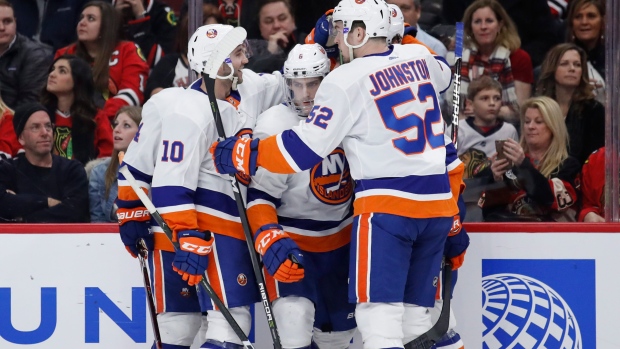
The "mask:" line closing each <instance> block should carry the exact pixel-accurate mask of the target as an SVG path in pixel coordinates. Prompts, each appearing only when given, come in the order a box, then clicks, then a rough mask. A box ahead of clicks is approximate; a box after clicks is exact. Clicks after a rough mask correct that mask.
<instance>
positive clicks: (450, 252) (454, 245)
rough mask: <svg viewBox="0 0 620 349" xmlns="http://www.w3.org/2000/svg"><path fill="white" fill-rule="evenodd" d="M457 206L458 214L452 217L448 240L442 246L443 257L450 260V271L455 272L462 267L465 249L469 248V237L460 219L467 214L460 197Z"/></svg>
mask: <svg viewBox="0 0 620 349" xmlns="http://www.w3.org/2000/svg"><path fill="white" fill-rule="evenodd" d="M458 205H459V214H458V215H456V216H454V221H453V223H452V229H450V232H449V233H448V238H447V239H446V244H445V246H444V256H446V258H447V259H449V260H450V263H451V264H452V270H457V269H458V268H460V267H461V266H462V265H463V262H464V261H465V252H467V247H468V246H469V235H467V231H465V228H463V225H462V224H461V219H460V217H465V215H466V214H467V212H466V209H465V202H464V201H463V198H462V197H459V200H458Z"/></svg>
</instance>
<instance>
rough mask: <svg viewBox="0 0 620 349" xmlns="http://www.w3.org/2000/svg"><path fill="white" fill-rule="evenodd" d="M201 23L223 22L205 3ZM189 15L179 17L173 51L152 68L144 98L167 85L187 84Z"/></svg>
mask: <svg viewBox="0 0 620 349" xmlns="http://www.w3.org/2000/svg"><path fill="white" fill-rule="evenodd" d="M202 10H203V12H202V19H203V24H204V25H207V24H216V23H223V20H222V17H221V16H220V15H219V13H218V12H217V11H214V10H215V8H214V6H213V5H210V4H205V5H203V7H202ZM188 25H189V17H188V16H187V14H185V15H184V16H183V17H182V18H181V22H180V25H179V30H178V31H177V38H176V48H175V52H174V53H171V54H167V55H165V56H164V57H163V58H162V59H161V61H160V62H159V63H158V64H157V65H156V66H155V68H153V70H152V71H151V75H150V76H149V79H148V81H147V83H146V92H145V96H146V99H149V98H151V96H153V95H154V94H156V93H157V92H159V91H161V90H163V89H165V88H168V87H187V86H188V85H189V62H188V60H187V41H188V40H189V37H188V32H189V30H188Z"/></svg>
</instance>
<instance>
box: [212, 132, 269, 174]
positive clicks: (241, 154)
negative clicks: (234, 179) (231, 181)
mask: <svg viewBox="0 0 620 349" xmlns="http://www.w3.org/2000/svg"><path fill="white" fill-rule="evenodd" d="M258 141H259V140H258V139H254V140H253V139H251V138H247V137H246V138H239V137H229V138H226V139H225V140H223V141H221V142H215V143H213V144H212V145H211V149H210V151H211V156H212V157H213V163H214V164H215V169H216V170H217V172H219V173H228V174H235V173H238V172H241V173H243V174H246V175H250V176H253V175H254V174H255V173H256V158H257V157H258Z"/></svg>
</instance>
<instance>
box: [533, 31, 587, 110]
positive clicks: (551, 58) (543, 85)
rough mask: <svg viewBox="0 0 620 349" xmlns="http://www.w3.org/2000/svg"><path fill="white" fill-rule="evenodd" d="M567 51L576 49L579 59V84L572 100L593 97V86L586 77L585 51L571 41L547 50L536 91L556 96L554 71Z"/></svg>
mask: <svg viewBox="0 0 620 349" xmlns="http://www.w3.org/2000/svg"><path fill="white" fill-rule="evenodd" d="M568 51H577V54H579V60H580V61H581V78H580V79H579V86H577V88H576V89H575V92H574V93H573V96H572V99H573V101H575V102H577V101H583V100H587V99H594V98H595V96H594V93H593V92H592V90H593V87H592V85H590V81H589V78H588V58H587V55H586V51H584V50H583V49H582V48H581V47H579V46H577V45H575V44H572V43H567V44H559V45H556V46H554V47H552V48H551V50H549V52H547V55H546V56H545V60H544V61H543V63H542V67H541V70H540V78H539V79H538V84H537V85H536V93H537V94H538V95H540V96H547V97H551V98H554V99H555V98H556V95H555V85H556V81H555V71H556V70H557V69H558V66H559V65H560V61H561V60H562V56H564V54H565V53H566V52H568Z"/></svg>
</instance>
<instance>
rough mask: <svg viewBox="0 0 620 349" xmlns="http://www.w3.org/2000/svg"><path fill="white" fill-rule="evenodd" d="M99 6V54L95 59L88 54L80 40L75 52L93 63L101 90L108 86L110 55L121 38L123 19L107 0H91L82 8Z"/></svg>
mask: <svg viewBox="0 0 620 349" xmlns="http://www.w3.org/2000/svg"><path fill="white" fill-rule="evenodd" d="M88 7H97V8H99V10H100V11H101V27H100V28H99V48H100V50H99V54H98V55H97V57H95V58H94V59H93V58H92V57H91V56H90V55H89V54H88V51H87V50H86V46H85V45H84V44H83V43H82V42H80V41H79V40H78V42H77V47H76V51H75V54H76V55H77V56H79V57H81V58H83V59H84V60H86V62H88V63H92V64H93V78H94V81H95V87H96V88H97V90H99V91H105V90H107V88H108V79H109V70H110V56H112V52H114V49H115V48H116V45H118V43H119V41H120V38H121V19H120V15H119V13H118V12H117V11H116V10H115V9H114V7H113V6H112V5H111V4H109V3H107V2H105V1H91V2H88V3H87V4H86V5H84V7H83V8H82V12H84V9H86V8H88Z"/></svg>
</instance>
